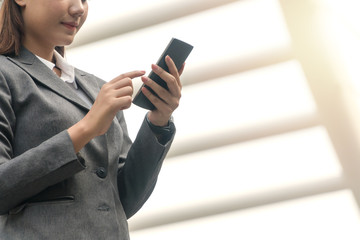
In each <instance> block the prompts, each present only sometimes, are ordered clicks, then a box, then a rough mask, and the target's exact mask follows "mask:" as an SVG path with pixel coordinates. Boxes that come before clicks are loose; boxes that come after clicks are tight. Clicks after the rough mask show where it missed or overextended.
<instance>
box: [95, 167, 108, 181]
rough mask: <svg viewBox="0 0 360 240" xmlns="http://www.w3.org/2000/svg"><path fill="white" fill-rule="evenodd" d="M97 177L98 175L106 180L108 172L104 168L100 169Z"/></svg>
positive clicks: (97, 171)
mask: <svg viewBox="0 0 360 240" xmlns="http://www.w3.org/2000/svg"><path fill="white" fill-rule="evenodd" d="M96 175H98V177H99V178H106V170H105V168H103V167H100V168H98V169H97V170H96Z"/></svg>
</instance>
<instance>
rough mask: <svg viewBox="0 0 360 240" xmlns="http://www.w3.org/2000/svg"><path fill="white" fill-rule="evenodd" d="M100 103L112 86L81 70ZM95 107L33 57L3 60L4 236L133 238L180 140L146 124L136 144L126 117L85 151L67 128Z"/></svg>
mask: <svg viewBox="0 0 360 240" xmlns="http://www.w3.org/2000/svg"><path fill="white" fill-rule="evenodd" d="M75 75H76V80H77V83H78V85H79V86H80V87H81V88H82V89H83V90H84V92H85V93H86V94H87V95H88V96H89V97H90V98H91V99H92V100H93V101H94V100H95V98H96V95H97V94H98V92H99V90H100V88H101V86H102V85H103V84H104V81H102V80H100V79H99V78H96V77H95V76H93V75H90V74H88V73H85V72H83V71H80V70H78V69H76V70H75ZM88 111H89V107H88V106H87V105H86V104H85V102H83V100H82V99H81V98H79V97H78V95H77V94H76V93H75V91H74V90H73V89H71V87H70V86H68V85H67V84H66V83H64V82H63V81H62V80H60V79H59V78H58V77H57V76H56V75H55V74H54V73H53V72H52V71H51V70H50V69H49V68H48V67H46V66H45V65H44V64H43V63H42V62H41V61H39V60H38V59H37V57H36V56H34V55H33V54H32V53H31V52H29V51H28V50H26V49H22V51H21V53H20V54H19V56H17V57H14V58H10V57H5V56H0V239H1V240H4V239H12V240H14V239H27V240H31V239H36V240H39V239H66V240H69V239H76V240H80V239H86V240H90V239H96V240H99V239H107V240H108V239H109V240H111V239H117V240H118V239H129V236H128V226H127V219H128V218H129V217H131V216H132V215H133V214H135V213H136V212H137V211H138V210H139V209H140V208H141V206H142V205H143V204H144V202H145V201H146V200H147V198H148V197H149V196H150V194H151V192H152V190H153V188H154V186H155V183H156V179H157V176H158V173H159V171H160V168H161V165H162V162H163V159H164V158H165V155H166V153H167V151H168V149H169V147H170V144H171V141H172V139H171V140H170V141H169V142H168V143H167V144H165V145H162V144H160V143H159V142H158V141H157V139H156V137H155V136H154V134H153V132H152V131H151V129H150V128H149V125H148V124H147V122H146V121H144V122H143V124H142V126H141V127H140V130H139V133H138V136H137V137H136V139H135V141H134V143H132V142H131V140H130V138H129V136H128V133H127V128H126V123H125V120H124V116H123V112H122V111H120V112H119V113H118V114H117V116H116V118H115V119H114V120H113V122H112V125H111V127H110V129H109V130H108V132H107V133H106V134H104V135H102V136H99V137H96V138H94V139H93V140H91V141H90V142H89V143H88V144H87V145H86V146H85V147H84V148H83V149H82V150H81V151H80V152H79V153H78V154H76V153H75V151H74V147H73V144H72V141H71V139H70V137H69V135H68V132H67V130H66V129H68V128H69V127H70V126H72V125H73V124H75V123H76V122H78V121H79V120H81V119H82V118H83V117H84V116H85V114H86V113H87V112H88Z"/></svg>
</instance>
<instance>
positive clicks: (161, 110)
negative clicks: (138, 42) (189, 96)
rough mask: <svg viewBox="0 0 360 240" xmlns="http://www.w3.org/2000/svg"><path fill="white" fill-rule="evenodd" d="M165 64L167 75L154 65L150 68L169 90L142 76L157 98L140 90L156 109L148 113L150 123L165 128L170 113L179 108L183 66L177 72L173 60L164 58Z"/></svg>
mask: <svg viewBox="0 0 360 240" xmlns="http://www.w3.org/2000/svg"><path fill="white" fill-rule="evenodd" d="M165 62H166V64H167V66H168V67H169V73H168V72H166V71H165V70H163V69H162V68H160V67H159V66H157V65H154V64H153V65H152V66H151V68H152V70H153V72H154V73H156V74H157V75H159V77H160V78H161V79H163V80H164V81H165V82H166V84H167V86H168V88H169V90H166V89H165V88H163V87H161V86H160V85H158V84H157V83H156V82H154V81H153V80H151V79H150V78H148V77H145V76H143V77H142V78H141V79H142V81H143V82H144V84H145V85H147V86H148V87H150V88H151V89H152V90H153V91H154V92H155V93H156V94H157V95H158V97H157V96H155V95H154V94H152V93H151V92H150V91H149V90H148V89H147V88H145V87H143V88H142V92H143V93H144V95H145V96H146V97H147V98H148V99H149V100H150V102H151V103H152V104H154V106H155V107H156V109H154V110H152V111H150V112H149V113H148V118H149V120H150V122H151V123H152V124H154V125H156V126H165V125H166V124H167V123H168V121H169V119H170V117H171V115H172V113H173V112H174V110H175V109H176V108H177V107H178V106H179V102H180V98H181V89H182V85H181V82H180V75H181V74H182V72H183V70H184V65H183V66H182V67H181V69H180V70H179V71H178V70H177V68H176V66H175V64H174V62H173V60H172V59H171V58H170V57H169V56H166V57H165Z"/></svg>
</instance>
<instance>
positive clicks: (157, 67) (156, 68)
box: [151, 64, 159, 70]
mask: <svg viewBox="0 0 360 240" xmlns="http://www.w3.org/2000/svg"><path fill="white" fill-rule="evenodd" d="M151 66H152V68H153V69H154V70H158V69H159V66H158V65H155V64H152V65H151Z"/></svg>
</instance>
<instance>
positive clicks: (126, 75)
mask: <svg viewBox="0 0 360 240" xmlns="http://www.w3.org/2000/svg"><path fill="white" fill-rule="evenodd" d="M144 74H145V71H132V72H127V73H123V74H120V75H119V76H117V77H116V78H114V79H113V80H111V81H110V82H109V83H115V82H117V81H121V80H122V79H125V78H129V79H133V78H137V77H141V76H143V75H144Z"/></svg>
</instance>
